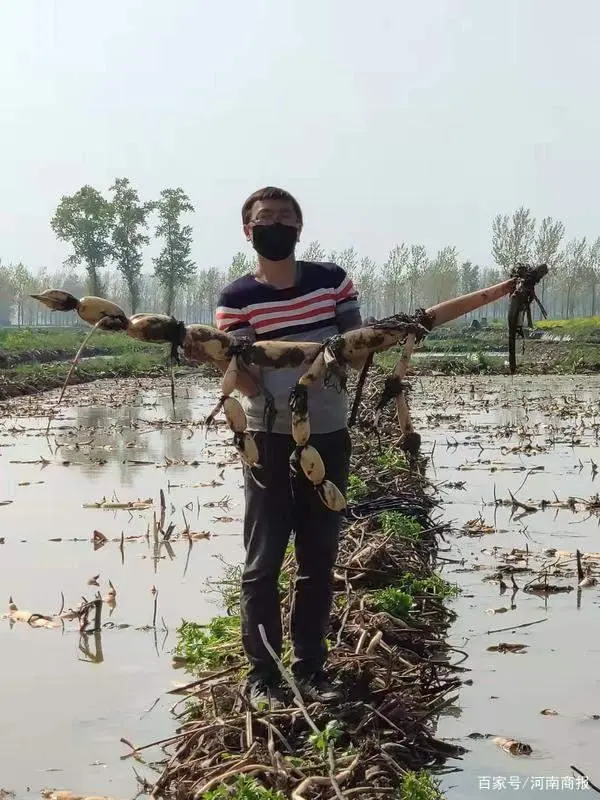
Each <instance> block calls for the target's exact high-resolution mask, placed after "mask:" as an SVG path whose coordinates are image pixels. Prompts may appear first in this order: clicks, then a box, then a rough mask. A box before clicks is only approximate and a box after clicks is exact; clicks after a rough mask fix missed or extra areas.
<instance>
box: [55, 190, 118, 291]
mask: <svg viewBox="0 0 600 800" xmlns="http://www.w3.org/2000/svg"><path fill="white" fill-rule="evenodd" d="M50 225H51V227H52V230H53V231H54V233H55V234H56V235H57V237H58V238H59V239H61V240H62V241H64V242H69V244H70V245H71V247H72V248H73V253H72V255H71V256H69V258H68V259H67V262H68V263H69V264H71V265H73V266H77V265H78V264H80V263H81V262H83V263H84V264H85V268H86V271H87V277H88V290H89V292H90V294H92V295H101V294H102V281H101V277H100V274H99V270H101V269H102V267H104V266H105V264H106V260H107V259H108V258H109V257H110V254H111V244H110V235H111V230H112V208H111V204H110V203H109V202H108V201H107V200H105V199H104V197H102V195H101V194H100V192H99V191H98V190H97V189H94V188H93V187H92V186H83V187H82V188H81V189H79V191H78V192H75V194H73V195H70V196H66V195H63V197H62V198H61V200H60V203H59V204H58V208H57V209H56V212H55V214H54V216H53V217H52V220H51V222H50Z"/></svg>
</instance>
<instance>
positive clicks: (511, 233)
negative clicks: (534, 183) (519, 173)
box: [492, 206, 535, 272]
mask: <svg viewBox="0 0 600 800" xmlns="http://www.w3.org/2000/svg"><path fill="white" fill-rule="evenodd" d="M534 234H535V219H533V217H532V216H531V211H530V210H529V209H528V208H524V207H523V206H521V207H520V208H519V209H517V210H516V211H515V212H514V214H513V215H512V218H509V217H508V215H504V216H502V215H501V214H498V216H497V217H496V218H495V219H494V221H493V223H492V255H493V257H494V261H495V262H496V264H498V265H499V266H500V267H502V268H503V269H504V271H505V272H509V271H510V270H511V269H512V268H513V267H514V266H515V265H516V264H517V262H519V261H525V262H527V261H529V260H530V258H531V251H532V247H533V238H534Z"/></svg>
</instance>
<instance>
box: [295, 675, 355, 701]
mask: <svg viewBox="0 0 600 800" xmlns="http://www.w3.org/2000/svg"><path fill="white" fill-rule="evenodd" d="M297 683H298V689H299V690H300V694H301V695H302V698H303V699H304V700H305V701H308V702H313V703H340V702H341V701H342V700H343V699H344V695H343V693H342V691H341V690H340V689H338V688H337V687H336V686H334V684H333V683H332V682H331V681H330V680H329V679H328V677H327V675H326V674H325V672H323V671H322V670H321V671H319V672H315V673H313V674H312V675H309V676H307V677H300V678H298V679H297Z"/></svg>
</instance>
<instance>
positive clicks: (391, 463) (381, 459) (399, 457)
mask: <svg viewBox="0 0 600 800" xmlns="http://www.w3.org/2000/svg"><path fill="white" fill-rule="evenodd" d="M375 463H376V464H377V466H378V467H381V469H385V470H388V471H389V472H404V470H406V469H407V466H406V459H405V458H404V454H403V453H402V452H400V450H395V449H394V448H392V447H387V448H386V449H385V450H384V451H383V452H382V453H380V454H379V455H378V456H376V458H375Z"/></svg>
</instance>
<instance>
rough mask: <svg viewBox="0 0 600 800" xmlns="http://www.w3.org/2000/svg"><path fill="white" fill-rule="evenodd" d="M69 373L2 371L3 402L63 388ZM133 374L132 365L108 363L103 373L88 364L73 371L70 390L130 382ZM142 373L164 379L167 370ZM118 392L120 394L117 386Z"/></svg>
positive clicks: (150, 369)
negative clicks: (106, 382)
mask: <svg viewBox="0 0 600 800" xmlns="http://www.w3.org/2000/svg"><path fill="white" fill-rule="evenodd" d="M49 363H50V362H49ZM52 363H54V362H52ZM67 371H68V365H65V371H64V372H65V374H60V375H58V374H55V373H53V372H51V371H48V372H44V371H43V369H40V371H36V372H35V373H33V374H30V375H26V376H22V375H19V374H17V373H14V372H12V373H11V372H8V371H0V402H2V401H4V400H10V399H11V398H15V397H27V396H28V395H35V394H40V393H42V392H47V391H49V390H51V389H57V388H59V387H62V385H63V383H64V381H65V376H66V373H67ZM132 372H133V373H135V372H137V370H132V367H131V364H129V363H125V364H119V363H118V362H117V363H113V364H112V365H111V364H110V362H109V365H106V366H104V365H103V367H102V368H100V369H89V368H86V367H85V364H84V365H78V367H77V369H76V370H74V371H73V374H72V375H71V378H70V380H69V386H76V385H79V384H83V383H91V382H92V381H99V380H109V379H113V380H119V379H121V378H130V377H131V375H132ZM140 372H141V377H148V378H152V377H154V378H161V377H163V376H165V375H166V374H167V369H166V367H164V366H162V365H156V364H153V365H152V366H150V367H147V368H144V369H142V370H141V371H140ZM115 388H116V390H117V391H118V386H117V387H115Z"/></svg>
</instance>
